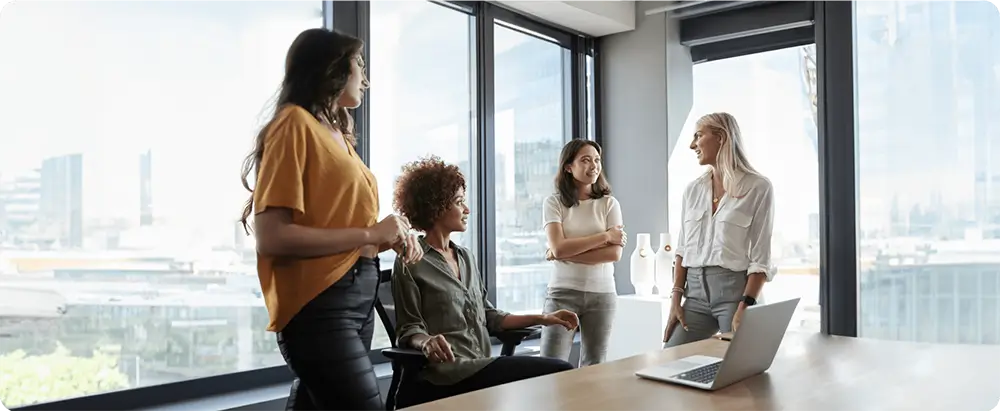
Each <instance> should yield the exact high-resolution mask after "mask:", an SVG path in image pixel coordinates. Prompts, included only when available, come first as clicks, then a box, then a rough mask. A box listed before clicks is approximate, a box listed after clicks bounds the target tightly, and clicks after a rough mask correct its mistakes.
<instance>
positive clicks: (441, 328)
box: [392, 237, 508, 385]
mask: <svg viewBox="0 0 1000 411" xmlns="http://www.w3.org/2000/svg"><path fill="white" fill-rule="evenodd" d="M420 245H421V246H422V247H423V249H424V258H423V259H422V260H420V261H418V262H416V263H413V264H408V265H405V268H406V269H405V270H404V264H403V260H402V259H401V258H397V259H396V264H395V265H394V266H393V268H392V297H393V299H394V302H395V305H396V335H397V336H398V341H397V344H398V345H399V346H400V347H411V346H410V345H409V339H410V338H411V337H413V336H414V335H417V334H426V335H437V334H441V335H443V336H444V338H445V340H447V341H448V344H450V345H451V351H452V352H453V353H454V354H455V361H454V362H449V363H430V364H428V365H427V367H426V368H424V370H423V371H421V374H420V376H421V378H424V379H426V380H427V381H428V382H430V383H433V384H438V385H451V384H455V383H457V382H459V381H461V380H463V379H465V378H468V377H469V376H471V375H472V374H475V373H476V372H478V371H479V370H481V369H483V367H485V366H486V365H487V364H489V363H490V362H492V361H493V358H492V346H491V344H490V332H497V331H500V330H501V328H500V324H501V323H502V322H503V319H504V317H506V316H507V315H508V314H507V313H506V312H503V311H500V310H497V309H496V308H493V304H490V302H489V301H488V300H487V299H486V288H485V287H484V286H483V282H482V279H481V278H480V277H479V270H478V269H477V268H476V264H475V263H474V261H473V258H472V255H471V254H470V253H469V250H466V249H465V248H463V247H460V246H458V245H456V244H455V243H451V248H452V249H453V250H455V257H457V258H456V259H457V260H458V271H459V273H460V274H461V279H459V278H456V277H455V275H454V274H452V272H451V268H450V267H449V266H448V262H447V260H445V257H444V256H443V255H442V254H441V253H440V252H438V251H437V250H435V249H434V248H432V247H431V246H429V245H428V244H427V243H426V242H425V241H424V239H423V237H421V238H420Z"/></svg>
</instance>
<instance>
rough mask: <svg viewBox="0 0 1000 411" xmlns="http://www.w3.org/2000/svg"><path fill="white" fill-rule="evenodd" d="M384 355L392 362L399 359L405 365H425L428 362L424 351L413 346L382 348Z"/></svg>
mask: <svg viewBox="0 0 1000 411" xmlns="http://www.w3.org/2000/svg"><path fill="white" fill-rule="evenodd" d="M382 355H384V356H385V358H388V359H389V360H391V361H392V362H397V361H398V362H399V364H400V365H402V366H404V367H410V366H413V367H423V366H424V365H426V364H427V357H425V356H424V353H422V352H420V351H418V350H414V349H412V348H386V349H384V350H382Z"/></svg>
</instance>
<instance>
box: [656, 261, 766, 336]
mask: <svg viewBox="0 0 1000 411" xmlns="http://www.w3.org/2000/svg"><path fill="white" fill-rule="evenodd" d="M746 287H747V272H746V271H731V270H728V269H725V268H722V267H690V268H688V271H687V285H686V286H685V287H684V297H685V298H684V304H683V305H682V307H683V308H684V321H685V322H687V326H688V329H687V331H685V330H684V327H682V326H680V324H678V325H677V327H676V328H674V332H673V333H672V334H671V335H670V339H668V340H667V342H666V343H665V344H663V347H664V348H669V347H676V346H678V345H681V344H687V343H689V342H694V341H700V340H704V339H706V338H710V337H712V335H714V334H715V333H718V332H724V333H726V332H730V331H732V330H733V315H734V314H736V309H737V308H738V307H739V305H740V301H743V291H744V290H745V289H746Z"/></svg>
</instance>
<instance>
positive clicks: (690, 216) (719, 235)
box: [676, 173, 774, 281]
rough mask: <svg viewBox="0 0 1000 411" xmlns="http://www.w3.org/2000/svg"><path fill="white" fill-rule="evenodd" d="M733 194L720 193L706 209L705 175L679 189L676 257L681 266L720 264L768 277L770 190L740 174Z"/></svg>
mask: <svg viewBox="0 0 1000 411" xmlns="http://www.w3.org/2000/svg"><path fill="white" fill-rule="evenodd" d="M737 186H738V187H740V188H739V190H738V191H739V192H738V193H735V194H736V195H739V197H733V196H731V195H730V193H726V194H725V195H723V196H722V199H720V200H719V205H718V208H717V210H716V212H715V214H713V213H712V175H711V173H706V174H705V175H703V176H701V177H698V179H696V180H695V181H693V182H691V184H689V185H688V186H687V188H686V189H685V190H684V199H683V200H682V207H681V230H680V233H679V234H678V236H677V247H676V252H677V255H680V256H682V257H683V260H682V265H683V266H684V267H710V266H720V267H723V268H727V269H729V270H733V271H743V270H746V271H747V274H753V273H763V274H764V275H766V276H767V280H768V281H770V280H771V279H772V278H773V277H774V270H773V269H772V268H771V227H772V219H773V215H774V194H773V193H772V188H771V182H770V181H769V180H768V179H767V178H765V177H763V176H760V175H756V174H745V175H744V176H743V178H742V180H741V181H740V182H739V184H738V185H737Z"/></svg>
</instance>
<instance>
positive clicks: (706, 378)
mask: <svg viewBox="0 0 1000 411" xmlns="http://www.w3.org/2000/svg"><path fill="white" fill-rule="evenodd" d="M720 366H722V362H721V361H720V362H717V363H714V364H708V365H704V366H701V367H698V368H695V369H693V370H690V371H685V372H682V373H680V374H677V375H675V376H674V378H677V379H681V380H685V381H691V382H697V383H702V384H710V383H711V382H712V381H714V380H715V375H716V374H718V373H719V367H720Z"/></svg>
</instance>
